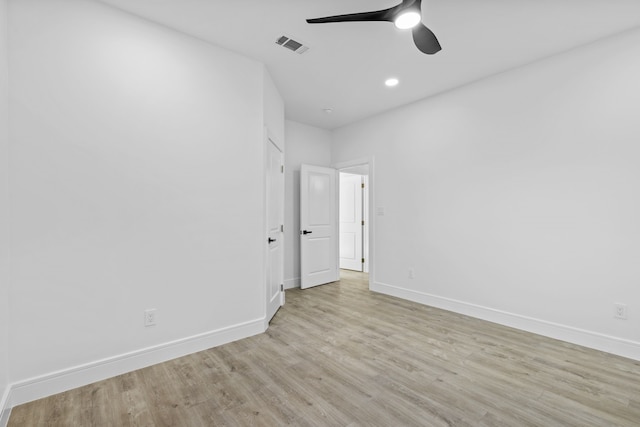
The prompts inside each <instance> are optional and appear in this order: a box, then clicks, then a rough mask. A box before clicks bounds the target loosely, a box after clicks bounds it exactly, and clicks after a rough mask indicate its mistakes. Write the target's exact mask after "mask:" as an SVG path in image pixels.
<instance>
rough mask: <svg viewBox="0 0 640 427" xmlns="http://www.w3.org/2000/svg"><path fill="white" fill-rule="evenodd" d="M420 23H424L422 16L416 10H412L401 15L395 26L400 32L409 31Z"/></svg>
mask: <svg viewBox="0 0 640 427" xmlns="http://www.w3.org/2000/svg"><path fill="white" fill-rule="evenodd" d="M420 21H422V17H421V16H420V14H419V13H418V12H416V11H414V10H410V11H407V12H404V13H402V14H400V15H399V16H398V17H397V18H396V20H395V22H394V24H396V28H398V29H400V30H407V29H409V28H413V27H415V26H416V25H418V24H419V23H420Z"/></svg>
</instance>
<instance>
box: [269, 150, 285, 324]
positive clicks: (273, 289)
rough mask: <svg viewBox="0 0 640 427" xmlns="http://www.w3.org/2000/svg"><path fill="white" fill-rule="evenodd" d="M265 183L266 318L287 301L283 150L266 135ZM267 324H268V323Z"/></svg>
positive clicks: (271, 315) (270, 316)
mask: <svg viewBox="0 0 640 427" xmlns="http://www.w3.org/2000/svg"><path fill="white" fill-rule="evenodd" d="M266 144H267V147H266V149H267V155H266V157H267V158H266V171H265V172H266V185H267V195H266V196H267V206H266V208H267V236H266V239H265V240H266V241H265V244H266V245H267V271H266V275H267V277H266V282H267V283H266V287H267V292H266V296H267V310H266V319H265V321H266V322H269V321H270V320H271V318H272V317H273V316H274V315H275V314H276V311H278V309H279V308H280V306H281V305H282V304H283V303H284V290H283V280H282V278H283V260H284V256H283V245H282V241H283V240H284V239H282V224H283V218H284V214H283V212H284V178H283V169H282V152H281V151H280V149H279V148H278V147H277V146H276V145H275V144H274V143H273V141H271V139H267V141H266ZM265 327H266V325H265Z"/></svg>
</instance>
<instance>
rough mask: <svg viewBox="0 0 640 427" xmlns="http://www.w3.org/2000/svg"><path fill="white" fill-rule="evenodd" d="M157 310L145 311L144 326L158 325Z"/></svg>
mask: <svg viewBox="0 0 640 427" xmlns="http://www.w3.org/2000/svg"><path fill="white" fill-rule="evenodd" d="M156 311H157V310H156V309H155V308H149V309H147V310H145V311H144V326H154V325H155V324H156Z"/></svg>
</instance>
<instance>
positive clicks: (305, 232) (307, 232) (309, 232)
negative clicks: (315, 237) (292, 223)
mask: <svg viewBox="0 0 640 427" xmlns="http://www.w3.org/2000/svg"><path fill="white" fill-rule="evenodd" d="M311 233H313V231H307V230H302V231H301V232H300V234H311Z"/></svg>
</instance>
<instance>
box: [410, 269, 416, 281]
mask: <svg viewBox="0 0 640 427" xmlns="http://www.w3.org/2000/svg"><path fill="white" fill-rule="evenodd" d="M415 277H416V272H415V271H414V270H413V268H410V269H409V279H413V278H415Z"/></svg>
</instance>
